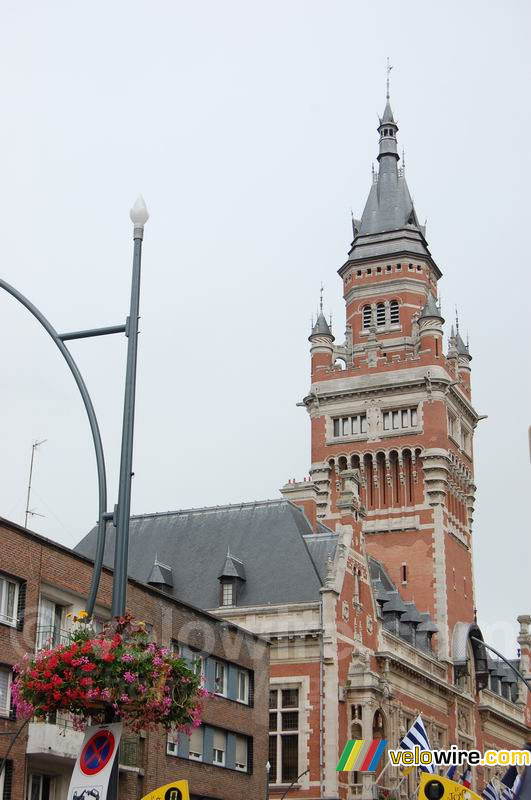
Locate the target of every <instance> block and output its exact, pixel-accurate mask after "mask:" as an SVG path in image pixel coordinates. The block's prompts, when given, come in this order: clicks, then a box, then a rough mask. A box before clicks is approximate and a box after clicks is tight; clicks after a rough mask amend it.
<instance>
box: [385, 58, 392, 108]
mask: <svg viewBox="0 0 531 800" xmlns="http://www.w3.org/2000/svg"><path fill="white" fill-rule="evenodd" d="M392 69H393V67H392V66H391V64H390V63H389V57H387V92H386V95H385V96H386V98H387V100H389V75H390V73H391V70H392Z"/></svg>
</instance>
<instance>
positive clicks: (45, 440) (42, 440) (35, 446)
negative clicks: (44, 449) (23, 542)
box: [24, 439, 48, 528]
mask: <svg viewBox="0 0 531 800" xmlns="http://www.w3.org/2000/svg"><path fill="white" fill-rule="evenodd" d="M47 441H48V439H41V441H40V442H38V441H34V442H33V444H32V445H31V461H30V471H29V480H28V496H27V499H26V516H25V517H24V527H25V528H27V527H28V517H30V516H31V517H43V516H44V514H37V512H36V511H30V507H29V505H30V497H31V479H32V477H33V461H34V459H35V450H36V449H37V448H38V447H40V446H41V444H44V443H45V442H47Z"/></svg>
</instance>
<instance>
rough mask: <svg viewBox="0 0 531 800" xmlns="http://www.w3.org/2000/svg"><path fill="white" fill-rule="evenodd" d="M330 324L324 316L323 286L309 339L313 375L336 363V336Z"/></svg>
mask: <svg viewBox="0 0 531 800" xmlns="http://www.w3.org/2000/svg"><path fill="white" fill-rule="evenodd" d="M330 324H331V323H330ZM330 324H329V323H328V322H327V321H326V318H325V315H324V314H323V287H322V286H321V299H320V301H319V313H318V314H317V319H316V320H315V325H313V327H312V332H311V333H310V335H309V337H308V339H309V341H310V342H311V348H310V353H311V356H312V375H314V373H315V371H316V370H318V369H321V368H324V369H330V367H331V366H332V364H333V363H334V334H333V333H332V331H331V329H330Z"/></svg>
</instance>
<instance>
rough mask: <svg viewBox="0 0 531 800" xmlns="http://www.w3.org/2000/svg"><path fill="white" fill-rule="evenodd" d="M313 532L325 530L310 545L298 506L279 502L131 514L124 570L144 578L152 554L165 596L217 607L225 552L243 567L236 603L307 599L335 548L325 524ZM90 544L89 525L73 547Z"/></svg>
mask: <svg viewBox="0 0 531 800" xmlns="http://www.w3.org/2000/svg"><path fill="white" fill-rule="evenodd" d="M319 530H320V531H321V534H324V535H323V538H321V539H319V534H318V535H317V539H316V542H315V546H314V545H313V544H312V541H311V536H312V535H314V534H313V532H312V528H311V526H310V523H309V522H308V519H307V518H306V516H305V514H304V512H303V510H302V509H301V508H300V507H298V506H296V505H294V504H293V503H291V502H289V501H288V500H284V499H281V500H266V501H262V502H255V503H242V504H240V505H230V506H215V507H213V508H199V509H188V510H185V511H174V512H168V513H165V514H146V515H143V516H137V517H132V518H131V525H130V541H129V574H130V576H131V577H133V578H135V579H136V580H139V581H146V580H147V578H148V576H149V575H150V572H151V570H152V567H153V562H154V558H155V554H158V557H159V558H160V559H161V560H163V561H164V563H165V564H168V565H169V566H170V567H171V569H172V574H173V587H171V590H170V591H169V592H168V593H169V594H170V595H171V596H173V597H175V598H178V599H182V600H184V601H186V602H188V603H191V604H193V605H195V606H198V607H199V608H204V609H213V608H218V607H219V580H218V578H219V573H220V567H221V565H223V564H225V562H226V557H227V550H230V552H231V553H237V554H238V559H239V560H240V561H241V562H242V563H243V564H245V578H246V580H245V582H242V585H241V588H240V591H239V592H238V605H240V606H246V605H266V604H270V605H275V604H281V603H292V602H314V601H318V600H319V597H320V589H321V586H322V583H323V581H324V577H322V576H324V574H325V573H326V559H327V558H328V554H330V553H332V552H335V550H334V547H335V544H334V534H333V533H332V532H331V531H328V529H327V528H325V527H324V526H320V528H319ZM115 533H116V529H115V528H114V527H113V525H112V524H109V525H108V526H107V541H106V544H105V553H104V563H105V564H106V565H108V566H112V564H113V560H114V542H115ZM309 538H310V542H309V543H308V539H309ZM335 541H337V537H335ZM95 545H96V528H94V529H93V530H92V531H91V532H90V533H89V534H87V536H85V538H84V539H83V540H82V541H81V542H80V543H79V544H78V545H77V547H76V548H75V549H76V551H77V552H79V553H82V554H84V555H87V556H89V557H93V556H94V552H95Z"/></svg>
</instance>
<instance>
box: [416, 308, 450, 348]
mask: <svg viewBox="0 0 531 800" xmlns="http://www.w3.org/2000/svg"><path fill="white" fill-rule="evenodd" d="M443 323H444V318H443V316H442V314H441V309H440V308H439V306H438V305H437V302H436V300H435V297H434V296H433V295H432V293H431V292H428V297H427V300H426V303H425V305H424V307H423V309H422V311H421V312H420V316H419V318H418V325H419V335H420V341H421V346H422V350H430V351H431V353H432V354H433V355H434V356H435V358H439V357H440V356H441V355H442V339H443V331H442V326H443Z"/></svg>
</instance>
